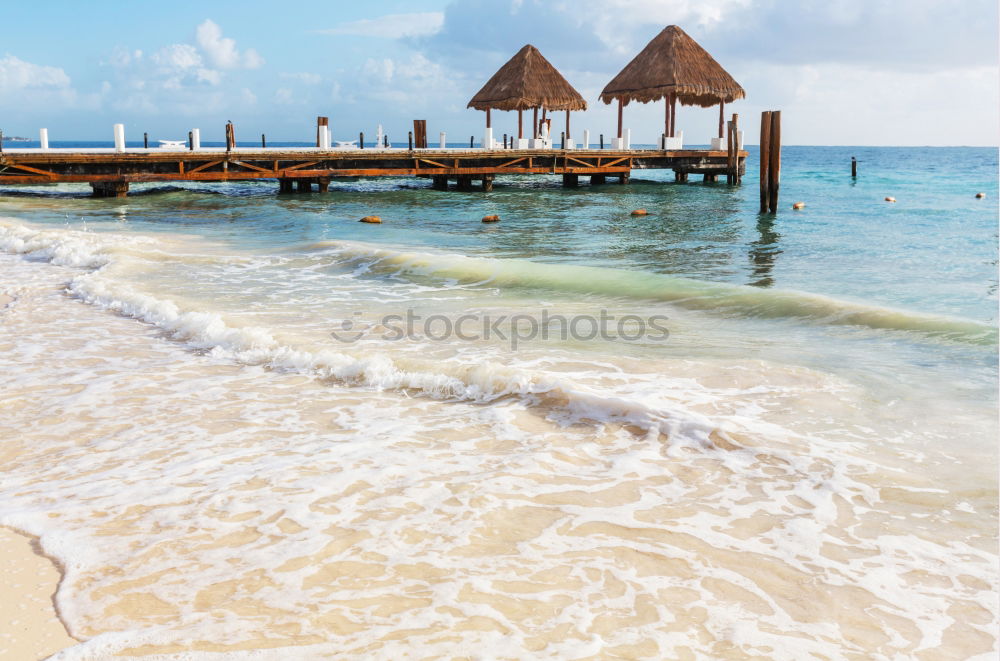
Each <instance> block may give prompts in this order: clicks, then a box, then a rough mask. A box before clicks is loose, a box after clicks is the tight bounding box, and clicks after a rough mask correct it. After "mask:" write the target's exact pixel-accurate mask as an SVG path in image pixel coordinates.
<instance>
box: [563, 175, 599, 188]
mask: <svg viewBox="0 0 1000 661" xmlns="http://www.w3.org/2000/svg"><path fill="white" fill-rule="evenodd" d="M562 180H563V188H576V187H577V186H579V185H580V175H578V174H564V175H563V176H562ZM590 183H594V180H593V179H591V180H590Z"/></svg>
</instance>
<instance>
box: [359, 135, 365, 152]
mask: <svg viewBox="0 0 1000 661" xmlns="http://www.w3.org/2000/svg"><path fill="white" fill-rule="evenodd" d="M358 148H360V149H364V148H365V132H364V131H361V132H360V133H358Z"/></svg>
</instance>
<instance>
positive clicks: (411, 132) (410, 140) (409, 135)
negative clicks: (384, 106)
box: [407, 131, 413, 151]
mask: <svg viewBox="0 0 1000 661" xmlns="http://www.w3.org/2000/svg"><path fill="white" fill-rule="evenodd" d="M407 142H408V143H409V149H410V151H413V131H410V132H409V134H408V135H407Z"/></svg>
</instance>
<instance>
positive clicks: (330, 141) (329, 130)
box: [326, 126, 333, 149]
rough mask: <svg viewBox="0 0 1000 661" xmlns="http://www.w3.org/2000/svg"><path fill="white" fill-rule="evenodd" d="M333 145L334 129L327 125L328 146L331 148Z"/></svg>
mask: <svg viewBox="0 0 1000 661" xmlns="http://www.w3.org/2000/svg"><path fill="white" fill-rule="evenodd" d="M331 145H333V129H332V128H330V127H329V126H327V127H326V148H327V149H330V148H331Z"/></svg>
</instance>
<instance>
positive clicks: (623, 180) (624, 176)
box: [618, 172, 631, 186]
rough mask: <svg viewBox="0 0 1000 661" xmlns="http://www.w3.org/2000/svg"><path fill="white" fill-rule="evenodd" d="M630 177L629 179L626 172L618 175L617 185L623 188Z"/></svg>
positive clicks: (628, 174)
mask: <svg viewBox="0 0 1000 661" xmlns="http://www.w3.org/2000/svg"><path fill="white" fill-rule="evenodd" d="M630 177H631V174H630V173H628V172H625V173H622V174H620V175H618V183H619V184H620V185H622V186H624V185H625V184H627V183H628V180H629V178H630Z"/></svg>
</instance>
